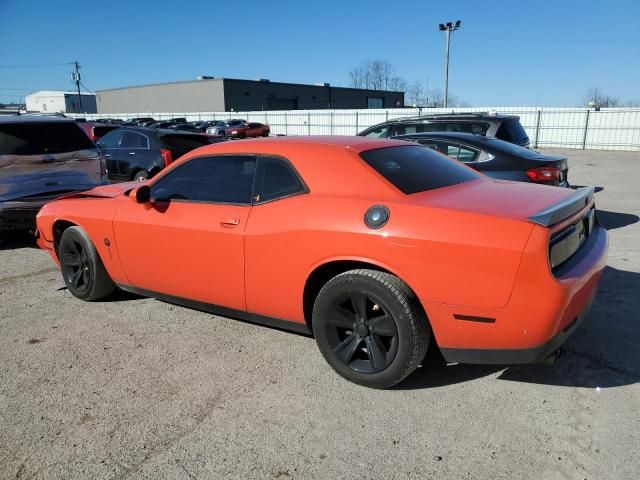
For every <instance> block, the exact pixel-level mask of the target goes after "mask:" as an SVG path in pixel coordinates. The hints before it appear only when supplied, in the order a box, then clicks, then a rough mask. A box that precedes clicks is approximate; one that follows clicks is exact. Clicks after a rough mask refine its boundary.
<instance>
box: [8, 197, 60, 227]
mask: <svg viewBox="0 0 640 480" xmlns="http://www.w3.org/2000/svg"><path fill="white" fill-rule="evenodd" d="M47 201H48V200H43V201H37V202H0V231H6V230H33V229H35V228H36V215H37V214H38V212H39V211H40V208H42V206H43V205H44V204H45V203H47Z"/></svg>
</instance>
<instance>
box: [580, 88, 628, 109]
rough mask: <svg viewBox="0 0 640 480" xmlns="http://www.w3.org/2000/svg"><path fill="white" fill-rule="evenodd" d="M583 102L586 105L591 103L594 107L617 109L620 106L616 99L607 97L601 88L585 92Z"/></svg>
mask: <svg viewBox="0 0 640 480" xmlns="http://www.w3.org/2000/svg"><path fill="white" fill-rule="evenodd" d="M585 100H586V101H585V103H586V104H587V105H591V102H593V106H595V107H604V108H606V107H617V106H618V105H619V104H620V100H618V98H617V97H612V96H611V95H607V94H606V93H604V91H603V90H602V88H600V87H597V86H596V87H592V88H590V89H589V90H587V93H586V95H585Z"/></svg>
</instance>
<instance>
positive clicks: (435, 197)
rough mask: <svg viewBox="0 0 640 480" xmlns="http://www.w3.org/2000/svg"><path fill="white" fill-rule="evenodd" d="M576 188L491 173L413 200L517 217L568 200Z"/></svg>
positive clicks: (526, 216) (422, 203) (529, 214)
mask: <svg viewBox="0 0 640 480" xmlns="http://www.w3.org/2000/svg"><path fill="white" fill-rule="evenodd" d="M574 193H575V190H571V189H569V188H561V187H551V186H547V185H536V184H533V183H523V182H511V181H507V180H493V179H490V178H488V177H483V178H479V179H477V180H473V181H471V182H465V183H460V184H458V185H453V186H451V187H445V188H439V189H436V190H429V191H427V192H421V193H416V194H413V195H409V200H410V202H412V203H415V204H419V205H423V206H427V207H431V208H443V209H452V210H461V211H465V212H473V213H479V214H483V215H491V216H499V217H503V218H510V219H514V220H525V221H526V220H528V217H531V216H532V215H534V214H536V213H538V212H540V211H542V210H544V209H546V208H549V207H551V206H553V205H556V204H558V203H560V202H562V201H563V200H567V199H568V198H569V197H571V196H572V195H573V194H574Z"/></svg>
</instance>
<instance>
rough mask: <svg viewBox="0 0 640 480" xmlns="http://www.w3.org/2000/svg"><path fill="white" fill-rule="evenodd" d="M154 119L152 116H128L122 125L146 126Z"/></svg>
mask: <svg viewBox="0 0 640 480" xmlns="http://www.w3.org/2000/svg"><path fill="white" fill-rule="evenodd" d="M155 121H156V120H155V119H154V118H153V117H134V118H129V119H128V120H127V121H126V122H124V123H123V125H130V126H136V125H137V126H146V125H148V124H150V123H153V122H155ZM145 124H146V125H145Z"/></svg>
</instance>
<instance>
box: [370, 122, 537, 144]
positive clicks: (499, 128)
mask: <svg viewBox="0 0 640 480" xmlns="http://www.w3.org/2000/svg"><path fill="white" fill-rule="evenodd" d="M426 132H463V133H475V134H478V135H486V136H489V137H496V138H498V139H500V140H505V141H507V142H510V143H515V144H516V145H520V146H521V147H524V148H528V147H529V137H528V136H527V132H526V131H525V130H524V128H523V127H522V125H521V124H520V117H518V116H517V115H499V114H494V113H452V114H446V115H445V114H434V115H422V116H420V117H408V118H396V119H393V120H389V121H388V122H384V123H380V124H378V125H374V126H373V127H369V128H367V129H366V130H363V131H362V132H360V133H358V135H359V136H361V137H376V138H390V137H397V136H399V135H408V134H413V133H426Z"/></svg>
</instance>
